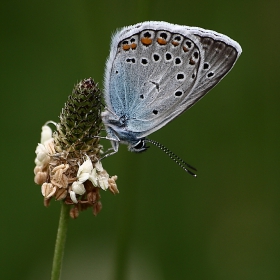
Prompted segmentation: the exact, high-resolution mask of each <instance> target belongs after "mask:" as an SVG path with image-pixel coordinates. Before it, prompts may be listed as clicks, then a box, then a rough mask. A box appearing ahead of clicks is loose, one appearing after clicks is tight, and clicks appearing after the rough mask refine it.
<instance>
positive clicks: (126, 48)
mask: <svg viewBox="0 0 280 280" xmlns="http://www.w3.org/2000/svg"><path fill="white" fill-rule="evenodd" d="M122 48H123V50H125V51H128V50H129V49H130V45H128V44H125V45H123V47H122Z"/></svg>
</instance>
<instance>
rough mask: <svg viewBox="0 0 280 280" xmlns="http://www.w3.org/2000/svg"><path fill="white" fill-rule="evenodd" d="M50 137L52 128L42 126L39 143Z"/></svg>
mask: <svg viewBox="0 0 280 280" xmlns="http://www.w3.org/2000/svg"><path fill="white" fill-rule="evenodd" d="M50 138H52V130H51V128H50V127H49V126H48V125H44V126H42V132H41V143H42V144H44V143H45V141H47V140H49V139H50Z"/></svg>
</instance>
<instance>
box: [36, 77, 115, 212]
mask: <svg viewBox="0 0 280 280" xmlns="http://www.w3.org/2000/svg"><path fill="white" fill-rule="evenodd" d="M100 107H101V103H100V92H99V90H98V89H97V87H96V85H95V84H94V82H93V80H92V79H91V78H90V79H85V80H83V81H81V82H80V83H79V84H78V85H77V86H76V87H75V88H74V90H73V93H72V95H70V96H69V98H68V101H67V103H66V104H65V107H64V109H63V110H62V113H61V115H60V123H58V124H56V123H54V122H52V121H49V122H47V123H46V124H45V125H44V126H43V127H42V133H41V143H39V144H38V145H37V148H36V150H35V153H36V159H35V164H36V167H35V169H34V173H35V178H34V181H35V183H36V184H38V185H41V191H42V195H43V196H44V205H45V206H49V204H50V200H51V198H52V197H54V198H55V199H56V200H62V201H63V202H64V203H66V204H70V205H73V207H72V208H71V210H70V216H71V217H72V218H77V217H78V216H79V213H80V211H83V210H85V209H87V208H89V207H91V208H92V211H93V214H94V215H97V214H98V213H99V212H100V210H101V208H102V205H101V202H100V197H101V196H100V190H107V189H109V190H110V191H111V192H112V193H113V194H117V193H118V192H119V191H118V189H117V185H116V182H115V181H116V179H117V176H112V177H110V176H109V175H108V173H107V171H106V170H105V169H103V167H102V164H101V162H100V156H101V149H102V146H101V145H100V144H99V138H98V137H97V138H96V137H94V136H97V135H98V134H99V132H100V130H101V126H102V122H101V118H100V112H101V109H100ZM50 123H52V124H54V125H55V126H56V128H57V131H56V132H54V133H53V132H52V130H51V128H50V127H49V126H48V124H50Z"/></svg>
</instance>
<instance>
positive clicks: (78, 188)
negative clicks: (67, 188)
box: [72, 182, 86, 195]
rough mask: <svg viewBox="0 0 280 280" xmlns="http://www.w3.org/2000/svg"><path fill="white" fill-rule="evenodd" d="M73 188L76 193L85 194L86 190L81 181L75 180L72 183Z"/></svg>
mask: <svg viewBox="0 0 280 280" xmlns="http://www.w3.org/2000/svg"><path fill="white" fill-rule="evenodd" d="M72 190H73V191H74V192H75V193H76V194H80V195H82V194H84V193H85V192H86V190H85V187H84V184H82V183H79V182H74V183H73V184H72Z"/></svg>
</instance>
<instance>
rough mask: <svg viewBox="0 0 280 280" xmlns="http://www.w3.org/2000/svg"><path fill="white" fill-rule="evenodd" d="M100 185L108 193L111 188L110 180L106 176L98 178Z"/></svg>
mask: <svg viewBox="0 0 280 280" xmlns="http://www.w3.org/2000/svg"><path fill="white" fill-rule="evenodd" d="M98 183H99V187H100V188H101V189H102V190H104V191H106V190H107V189H108V187H109V184H108V178H106V177H104V176H98Z"/></svg>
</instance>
